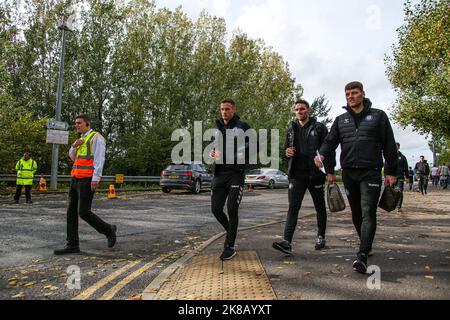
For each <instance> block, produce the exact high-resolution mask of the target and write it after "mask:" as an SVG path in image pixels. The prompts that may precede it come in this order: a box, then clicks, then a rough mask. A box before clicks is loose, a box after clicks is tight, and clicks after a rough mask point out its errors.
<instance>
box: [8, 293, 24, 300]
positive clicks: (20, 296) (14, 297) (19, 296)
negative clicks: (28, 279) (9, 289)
mask: <svg viewBox="0 0 450 320" xmlns="http://www.w3.org/2000/svg"><path fill="white" fill-rule="evenodd" d="M23 297H25V295H24V293H23V292H21V293H19V294H16V295H15V296H12V297H11V298H13V299H18V298H23Z"/></svg>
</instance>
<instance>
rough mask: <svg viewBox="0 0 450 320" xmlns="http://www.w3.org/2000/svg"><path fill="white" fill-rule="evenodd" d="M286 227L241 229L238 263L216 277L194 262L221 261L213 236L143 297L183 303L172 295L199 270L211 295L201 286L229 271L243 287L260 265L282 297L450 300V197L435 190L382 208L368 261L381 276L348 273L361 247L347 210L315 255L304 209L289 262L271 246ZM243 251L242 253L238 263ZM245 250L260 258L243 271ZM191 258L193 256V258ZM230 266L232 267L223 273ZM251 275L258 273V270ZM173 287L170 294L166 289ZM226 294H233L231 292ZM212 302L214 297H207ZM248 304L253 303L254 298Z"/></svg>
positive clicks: (334, 217)
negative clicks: (397, 207) (399, 207)
mask: <svg viewBox="0 0 450 320" xmlns="http://www.w3.org/2000/svg"><path fill="white" fill-rule="evenodd" d="M283 228H284V222H279V223H272V224H265V225H263V226H259V227H256V228H255V227H253V228H250V229H247V230H241V231H240V232H239V234H238V240H237V251H238V255H237V256H236V257H235V258H234V259H236V261H237V262H233V264H232V263H231V262H224V263H223V265H222V267H221V269H220V270H219V269H218V271H213V272H215V273H214V274H211V272H203V273H202V270H201V268H206V267H205V266H201V265H197V266H194V268H192V263H193V261H194V263H196V264H199V262H201V261H202V259H203V260H207V259H211V258H213V257H214V255H216V258H217V259H218V255H219V254H220V252H221V250H222V247H223V238H218V237H216V238H215V239H212V240H211V241H209V243H207V244H206V245H204V246H203V247H204V248H201V250H198V251H196V252H194V253H193V254H192V257H185V258H184V261H182V262H181V263H178V265H176V264H175V265H173V266H172V269H170V268H169V269H167V270H168V271H169V272H166V273H164V272H163V273H161V275H162V277H159V279H155V280H157V281H153V282H152V283H151V284H150V285H149V286H148V287H147V290H146V291H144V294H143V299H158V298H161V297H166V298H167V297H172V299H183V298H182V295H180V292H175V291H176V290H180V288H183V283H181V281H184V280H183V279H185V278H186V277H184V275H183V273H185V272H187V271H188V270H192V269H194V270H195V269H197V271H199V272H200V273H199V274H200V276H199V277H197V278H196V281H195V285H198V286H199V288H202V287H203V288H205V289H204V290H210V289H208V285H204V284H205V283H206V282H208V281H209V282H211V279H217V278H218V277H222V278H223V279H226V277H227V273H230V274H232V275H233V276H236V277H237V278H239V279H241V282H242V281H245V280H242V279H245V277H246V275H245V273H249V272H250V269H251V270H253V269H252V268H253V267H254V265H255V264H258V263H260V264H261V265H262V268H263V269H262V270H263V271H262V272H259V271H255V272H257V274H258V275H259V276H261V277H265V278H266V279H268V281H269V283H270V286H271V288H270V290H273V292H274V293H275V295H276V299H279V300H323V299H330V300H335V299H336V300H349V299H350V300H361V299H362V300H381V299H383V300H384V299H388V300H397V299H406V300H417V299H418V300H434V299H443V300H448V299H450V193H448V192H445V191H438V190H430V193H429V194H428V196H426V197H423V196H421V195H419V194H418V193H416V192H406V193H405V205H404V213H402V214H398V213H396V212H395V213H387V212H384V211H382V210H379V212H378V230H377V236H376V239H375V243H374V255H373V257H371V258H369V265H371V266H373V268H374V270H376V271H377V272H376V274H374V275H373V276H369V275H361V274H358V273H355V272H353V270H352V268H351V265H352V262H353V259H354V257H355V254H356V252H357V248H358V237H357V235H356V232H355V230H354V227H353V224H352V222H351V213H350V211H349V210H348V209H347V210H346V211H344V212H342V213H338V214H330V215H329V220H328V230H327V248H326V249H325V250H322V251H315V250H314V240H315V234H316V219H315V215H314V212H313V211H312V210H311V209H307V210H302V212H301V217H300V221H299V224H298V227H297V231H296V234H295V237H294V241H293V248H294V255H293V256H291V257H288V256H286V255H284V254H282V253H280V252H278V251H275V250H274V249H272V246H271V245H272V242H273V241H279V240H280V239H282V234H283ZM239 252H242V253H243V254H242V257H241V258H240V255H239ZM248 252H254V253H255V254H256V256H257V257H258V258H259V259H258V261H255V262H254V263H253V264H247V267H246V268H247V269H246V268H245V267H244V268H242V266H240V267H238V266H239V265H240V261H239V259H242V260H245V259H244V256H245V255H248V254H247V253H248ZM193 257H195V259H190V258H193ZM202 257H203V258H202ZM227 264H229V266H232V267H229V268H225V267H226V265H227ZM233 266H236V267H233ZM219 268H220V266H219ZM216 269H217V268H216ZM213 270H215V269H213ZM251 272H252V275H254V274H253V273H254V271H251ZM262 273H264V274H262ZM202 274H203V275H202ZM378 275H379V276H378ZM202 282H204V283H203V286H202ZM168 284H170V285H171V288H172V289H170V288H168V286H169V285H168ZM190 286H192V282H191V283H190ZM222 287H224V284H223V281H222ZM225 289H226V290H228V293H229V288H225ZM225 289H223V290H225ZM160 290H165V295H158V292H159V291H160ZM168 290H169V291H168ZM170 290H172V291H173V292H170ZM174 290H175V291H174ZM199 290H200V291H199ZM266 290H269V289H266ZM195 292H196V293H195V294H197V295H198V296H197V297H196V296H195V294H192V293H191V294H190V295H187V297H188V299H189V300H195V299H197V298H198V297H199V296H201V298H202V299H205V300H208V294H207V293H205V292H201V289H198V288H197V289H196V291H195ZM255 294H256V293H255ZM180 297H181V298H180ZM215 297H217V296H214V297H213V296H210V299H214V298H215ZM258 297H261V295H255V299H258ZM227 298H228V299H231V300H233V299H242V297H241V296H240V290H235V292H234V295H231V296H230V295H228V296H227ZM248 299H249V300H253V299H252V297H251V296H250V297H248Z"/></svg>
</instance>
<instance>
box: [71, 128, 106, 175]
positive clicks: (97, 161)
mask: <svg viewBox="0 0 450 320" xmlns="http://www.w3.org/2000/svg"><path fill="white" fill-rule="evenodd" d="M91 132H92V129H91V130H89V131H88V132H86V133H85V134H83V135H81V139H84V138H85V137H86V136H87V135H88V134H90V133H91ZM105 152H106V141H105V139H104V138H103V137H102V136H101V135H100V134H98V135H96V136H95V138H94V140H93V141H92V153H93V154H94V176H93V177H92V181H94V182H100V180H101V179H102V173H103V166H104V164H105ZM69 156H70V159H72V160H73V161H75V159H76V157H77V149H75V148H74V147H73V146H72V147H71V148H70V150H69Z"/></svg>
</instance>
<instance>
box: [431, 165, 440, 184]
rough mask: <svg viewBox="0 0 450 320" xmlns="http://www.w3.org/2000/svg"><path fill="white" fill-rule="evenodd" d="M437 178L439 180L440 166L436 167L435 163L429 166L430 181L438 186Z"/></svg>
mask: <svg viewBox="0 0 450 320" xmlns="http://www.w3.org/2000/svg"><path fill="white" fill-rule="evenodd" d="M439 180H440V167H438V166H437V165H436V164H433V167H432V168H431V181H432V183H433V186H435V187H437V186H439Z"/></svg>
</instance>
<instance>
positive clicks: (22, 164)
mask: <svg viewBox="0 0 450 320" xmlns="http://www.w3.org/2000/svg"><path fill="white" fill-rule="evenodd" d="M36 170H37V163H36V161H34V160H33V159H32V158H31V153H30V152H29V151H25V152H24V154H23V157H22V158H21V159H20V160H19V161H17V163H16V171H17V181H16V194H15V195H14V203H15V204H18V203H19V200H20V196H21V194H22V189H23V187H25V198H26V202H27V203H29V204H32V203H33V201H32V200H31V188H32V187H33V179H34V173H35V172H36Z"/></svg>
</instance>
